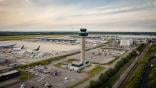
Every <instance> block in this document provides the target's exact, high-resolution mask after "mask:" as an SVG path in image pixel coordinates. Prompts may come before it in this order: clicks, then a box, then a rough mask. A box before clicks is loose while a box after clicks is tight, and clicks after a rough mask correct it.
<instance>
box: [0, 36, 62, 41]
mask: <svg viewBox="0 0 156 88" xmlns="http://www.w3.org/2000/svg"><path fill="white" fill-rule="evenodd" d="M42 37H46V38H60V37H64V35H19V36H0V41H9V40H25V39H33V38H42Z"/></svg>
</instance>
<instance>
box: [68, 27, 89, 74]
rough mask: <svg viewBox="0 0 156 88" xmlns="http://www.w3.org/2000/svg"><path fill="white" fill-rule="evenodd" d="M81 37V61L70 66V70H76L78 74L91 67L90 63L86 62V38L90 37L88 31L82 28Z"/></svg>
mask: <svg viewBox="0 0 156 88" xmlns="http://www.w3.org/2000/svg"><path fill="white" fill-rule="evenodd" d="M79 36H80V37H81V40H80V41H81V61H80V63H78V64H71V65H69V69H70V70H75V71H77V72H79V71H80V70H81V69H83V68H85V67H86V66H89V65H90V63H89V61H85V50H86V49H85V43H86V42H85V38H86V36H88V33H87V29H85V28H81V29H80V33H79Z"/></svg>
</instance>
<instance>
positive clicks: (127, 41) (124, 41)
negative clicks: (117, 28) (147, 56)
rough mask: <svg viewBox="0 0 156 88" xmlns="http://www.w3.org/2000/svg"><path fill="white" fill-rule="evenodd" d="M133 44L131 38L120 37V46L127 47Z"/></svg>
mask: <svg viewBox="0 0 156 88" xmlns="http://www.w3.org/2000/svg"><path fill="white" fill-rule="evenodd" d="M132 45H133V40H132V39H120V46H124V47H129V46H132Z"/></svg>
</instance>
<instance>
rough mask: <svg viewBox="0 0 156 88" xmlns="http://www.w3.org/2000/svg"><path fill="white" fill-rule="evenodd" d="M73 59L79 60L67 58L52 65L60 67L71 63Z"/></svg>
mask: <svg viewBox="0 0 156 88" xmlns="http://www.w3.org/2000/svg"><path fill="white" fill-rule="evenodd" d="M73 61H79V60H77V59H68V60H67V61H64V62H60V63H57V64H55V65H54V66H56V67H58V68H62V67H61V66H62V65H67V64H71V63H72V62H73Z"/></svg>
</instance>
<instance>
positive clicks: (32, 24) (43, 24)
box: [0, 0, 156, 32]
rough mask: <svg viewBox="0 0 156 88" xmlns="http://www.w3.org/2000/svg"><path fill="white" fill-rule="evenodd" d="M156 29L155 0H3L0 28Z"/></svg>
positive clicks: (1, 2)
mask: <svg viewBox="0 0 156 88" xmlns="http://www.w3.org/2000/svg"><path fill="white" fill-rule="evenodd" d="M81 27H83V28H87V29H88V30H89V31H134V32H136V31H147V32H156V0H0V31H78V30H79V28H81Z"/></svg>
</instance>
